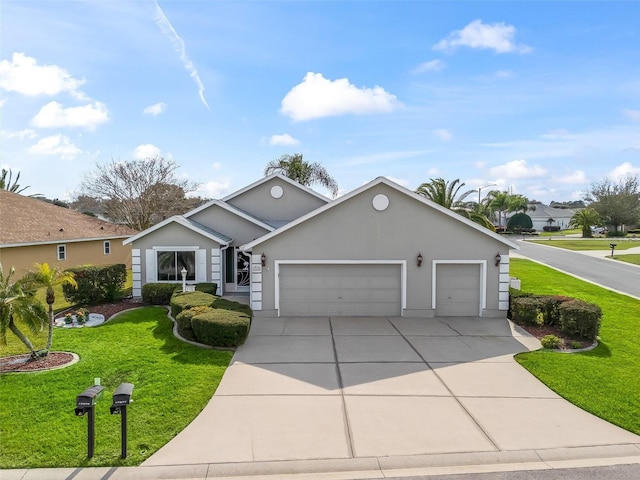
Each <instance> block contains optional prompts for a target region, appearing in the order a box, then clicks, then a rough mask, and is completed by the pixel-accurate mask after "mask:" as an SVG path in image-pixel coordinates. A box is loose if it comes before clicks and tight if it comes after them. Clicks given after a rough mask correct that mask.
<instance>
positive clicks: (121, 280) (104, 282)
mask: <svg viewBox="0 0 640 480" xmlns="http://www.w3.org/2000/svg"><path fill="white" fill-rule="evenodd" d="M68 271H69V272H71V273H73V275H74V278H75V280H76V283H77V284H78V287H77V288H75V287H73V286H71V285H69V284H63V285H62V292H63V293H64V298H65V299H66V300H67V301H68V302H69V303H72V304H76V305H78V304H81V305H98V304H100V303H107V302H113V301H115V300H118V299H119V298H120V297H121V295H122V290H123V288H124V284H125V282H126V281H127V267H126V265H125V264H123V263H117V264H114V265H84V266H82V267H76V268H70V269H68Z"/></svg>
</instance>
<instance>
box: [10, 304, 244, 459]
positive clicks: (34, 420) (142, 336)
mask: <svg viewBox="0 0 640 480" xmlns="http://www.w3.org/2000/svg"><path fill="white" fill-rule="evenodd" d="M171 329H172V323H171V321H170V320H169V319H168V318H167V315H166V310H165V309H164V308H162V307H147V308H144V309H139V310H134V311H131V312H127V313H124V314H121V315H120V316H118V317H116V318H114V319H113V320H110V321H109V322H107V323H105V324H104V325H101V326H99V327H94V328H82V329H59V330H56V332H55V337H54V339H55V340H54V347H55V350H57V351H60V350H64V351H71V352H75V353H77V354H78V355H79V356H80V362H79V363H77V364H75V365H72V366H69V367H66V368H63V369H60V370H51V371H47V372H40V373H28V374H27V373H14V374H4V375H0V405H2V408H0V438H2V449H1V452H0V468H26V467H29V468H37V467H78V466H81V467H83V466H98V465H138V464H140V463H141V462H142V461H143V460H145V459H146V458H148V457H149V456H150V455H151V454H152V453H154V452H155V451H157V450H158V449H159V448H160V447H161V446H162V445H164V444H165V443H167V442H168V441H169V440H170V439H171V438H173V437H174V436H175V435H176V434H177V433H179V432H180V431H181V430H183V429H184V428H185V427H186V426H187V425H188V424H189V423H190V422H191V421H192V420H193V419H194V418H195V416H196V415H197V414H198V413H199V412H200V411H201V410H202V409H203V408H204V406H205V404H206V403H207V401H208V400H209V399H210V398H211V395H212V394H213V392H214V391H215V389H216V388H217V386H218V383H219V381H220V379H221V378H222V375H223V373H224V371H225V369H226V367H227V365H228V364H229V361H230V360H231V356H232V353H231V352H219V351H215V350H205V349H201V348H198V347H195V346H192V345H189V344H186V343H183V342H181V341H179V340H177V339H176V338H175V337H174V336H173V334H172V330H171ZM9 336H11V334H9ZM95 377H100V378H101V379H102V381H101V383H102V385H104V386H105V391H104V393H103V396H102V398H101V399H100V400H99V401H98V403H97V406H96V449H95V455H94V457H93V459H91V460H87V458H86V456H87V440H86V438H87V437H86V435H87V419H86V417H76V416H75V415H74V408H75V398H76V395H78V394H79V393H80V392H82V391H83V390H84V389H85V388H87V387H89V386H91V385H92V384H93V379H94V378H95ZM122 382H130V383H133V384H134V385H135V388H134V391H133V399H134V402H133V403H132V405H131V406H130V407H129V409H128V414H129V415H128V421H129V422H128V423H129V425H128V426H129V436H128V438H129V445H128V447H129V448H128V450H129V452H128V453H129V456H128V458H127V459H126V460H120V458H119V456H120V417H119V416H116V415H113V416H112V415H110V414H109V407H110V406H111V395H112V393H113V391H114V390H115V389H116V387H117V386H118V385H119V384H120V383H122Z"/></svg>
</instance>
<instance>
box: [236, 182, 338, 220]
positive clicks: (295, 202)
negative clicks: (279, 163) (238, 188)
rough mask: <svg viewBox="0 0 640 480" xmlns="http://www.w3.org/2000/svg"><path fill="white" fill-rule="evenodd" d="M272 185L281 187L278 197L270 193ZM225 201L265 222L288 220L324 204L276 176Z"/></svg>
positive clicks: (319, 199)
mask: <svg viewBox="0 0 640 480" xmlns="http://www.w3.org/2000/svg"><path fill="white" fill-rule="evenodd" d="M274 186H279V187H280V188H281V189H282V196H281V197H280V198H274V197H273V196H272V195H271V189H272V188H273V187H274ZM227 203H229V204H230V205H233V206H235V207H237V208H240V209H241V210H244V211H246V212H249V213H250V214H251V215H253V216H254V217H256V218H259V219H261V220H264V221H265V222H267V223H269V221H275V222H280V223H282V222H290V221H291V220H295V219H296V218H299V217H301V216H302V215H305V214H307V213H309V212H311V211H312V210H315V209H316V208H318V207H321V206H323V205H325V204H326V202H325V201H323V200H322V199H321V198H318V197H316V196H314V195H312V194H310V193H308V192H306V191H304V190H303V189H302V188H298V187H296V186H295V185H291V184H290V183H288V182H285V181H283V180H281V179H279V178H277V177H275V178H272V179H271V180H269V181H267V182H264V183H263V184H261V185H258V186H256V187H254V188H253V189H251V190H248V191H246V192H243V193H241V194H240V195H238V196H237V197H234V198H231V199H229V200H227Z"/></svg>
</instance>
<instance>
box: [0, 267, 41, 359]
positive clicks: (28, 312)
mask: <svg viewBox="0 0 640 480" xmlns="http://www.w3.org/2000/svg"><path fill="white" fill-rule="evenodd" d="M14 273H15V269H14V268H11V269H10V270H9V273H8V274H7V275H6V276H5V275H4V271H3V270H2V264H0V344H2V345H6V343H7V330H10V331H11V332H12V333H13V334H14V335H15V336H16V337H18V338H19V339H20V341H21V342H22V343H24V344H25V346H26V347H27V348H28V349H29V351H30V352H31V355H32V356H33V357H34V358H36V357H38V352H37V351H36V350H35V348H34V347H33V344H32V343H31V341H30V340H29V339H28V338H27V336H26V335H25V334H24V333H22V331H21V330H20V329H19V328H18V326H17V325H16V321H18V320H19V321H21V322H22V323H23V324H24V325H26V326H27V327H28V328H29V330H31V332H32V333H36V332H38V331H39V330H41V329H42V327H43V326H44V322H45V321H46V318H47V313H46V312H45V309H44V306H43V305H42V304H41V303H40V302H39V301H38V299H37V298H36V297H35V295H34V294H33V291H32V290H29V288H28V286H27V287H26V288H25V285H24V284H23V283H22V282H21V281H17V282H12V280H11V277H12V276H13V274H14Z"/></svg>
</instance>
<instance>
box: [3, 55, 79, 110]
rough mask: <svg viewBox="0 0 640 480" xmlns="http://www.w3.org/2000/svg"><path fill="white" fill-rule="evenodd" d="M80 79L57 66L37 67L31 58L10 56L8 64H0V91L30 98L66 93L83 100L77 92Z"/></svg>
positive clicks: (5, 62) (4, 61)
mask: <svg viewBox="0 0 640 480" xmlns="http://www.w3.org/2000/svg"><path fill="white" fill-rule="evenodd" d="M84 82H85V81H84V79H82V80H79V79H76V78H73V77H72V76H71V74H70V73H69V72H67V71H66V70H65V69H64V68H62V67H59V66H58V65H38V62H37V61H36V59H35V58H33V57H28V56H26V55H25V54H24V53H18V52H16V53H14V54H13V56H12V58H11V61H9V60H2V61H1V62H0V89H2V90H6V91H7V92H16V93H20V94H22V95H27V96H30V97H34V96H37V95H49V96H53V95H57V94H58V93H60V92H69V93H70V94H71V95H73V96H74V97H76V98H80V99H86V97H85V95H84V94H83V93H82V92H80V91H79V90H78V88H79V87H80V86H81V85H83V84H84Z"/></svg>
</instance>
